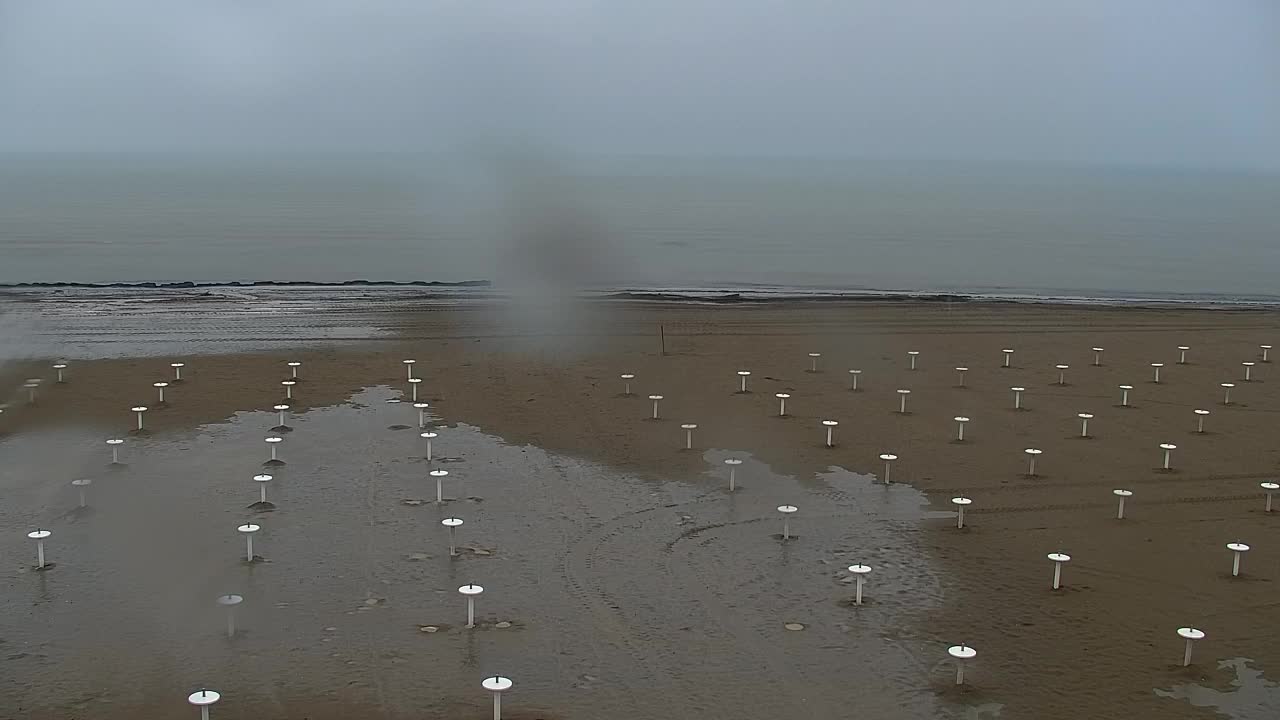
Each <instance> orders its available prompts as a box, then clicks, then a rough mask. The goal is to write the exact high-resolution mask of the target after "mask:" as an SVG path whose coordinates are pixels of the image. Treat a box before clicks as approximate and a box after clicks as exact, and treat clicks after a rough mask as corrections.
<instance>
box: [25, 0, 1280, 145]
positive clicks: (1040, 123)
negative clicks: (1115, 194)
mask: <svg viewBox="0 0 1280 720" xmlns="http://www.w3.org/2000/svg"><path fill="white" fill-rule="evenodd" d="M495 139H498V140H503V141H511V140H520V141H526V142H530V143H534V144H538V145H542V146H549V147H555V148H561V149H565V150H574V151H584V152H617V153H656V154H718V155H723V154H728V155H800V156H804V155H832V154H835V155H847V156H873V157H885V158H898V157H902V158H954V159H982V160H996V161H1005V160H1018V161H1030V162H1039V161H1051V162H1055V161H1070V162H1083V163H1097V162H1104V163H1111V162H1114V163H1124V164H1160V165H1166V164H1172V165H1184V166H1185V165H1190V166H1214V167H1254V168H1267V169H1280V2H1277V1H1276V0H964V1H953V0H594V1H590V0H209V1H201V0H0V149H3V150H133V149H157V150H164V149H180V150H187V149H191V150H229V149H251V150H259V149H263V148H281V149H290V150H309V149H330V150H362V149H379V150H400V149H413V150H434V149H447V148H453V147H465V146H468V145H471V144H474V143H477V142H483V141H492V140H495Z"/></svg>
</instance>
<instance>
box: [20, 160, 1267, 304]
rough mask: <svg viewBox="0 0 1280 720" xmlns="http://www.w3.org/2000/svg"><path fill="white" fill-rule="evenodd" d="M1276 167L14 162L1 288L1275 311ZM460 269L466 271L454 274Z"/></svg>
mask: <svg viewBox="0 0 1280 720" xmlns="http://www.w3.org/2000/svg"><path fill="white" fill-rule="evenodd" d="M1278 273H1280V174H1266V173H1261V172H1246V171H1239V172H1237V171H1219V170H1189V169H1169V168H1163V169H1156V168H1116V167H1046V166H1035V165H1009V164H1004V165H994V164H993V165H984V164H977V163H960V162H922V161H909V162H897V161H887V160H858V159H849V158H839V159H831V158H724V157H708V158H694V157H656V156H644V157H636V156H627V157H605V156H585V157H580V156H572V155H558V154H554V153H548V152H531V151H524V150H522V151H501V152H498V151H485V152H458V153H448V154H417V153H405V154H370V155H360V154H332V155H329V154H312V155H297V154H294V155H270V154H213V153H209V154H199V153H188V154H160V153H152V154H9V155H3V156H0V285H4V286H16V285H24V284H56V283H64V284H70V285H96V284H135V283H148V284H149V283H157V284H183V283H190V284H207V285H211V286H218V285H229V284H231V285H233V284H252V283H350V282H353V281H365V282H369V283H388V284H390V283H419V284H428V283H434V284H436V285H432V287H444V288H448V287H484V288H488V290H489V291H490V292H494V293H501V292H503V291H504V290H505V289H507V288H519V289H530V288H532V289H537V290H545V291H552V292H561V291H566V290H568V291H575V292H576V291H583V292H623V293H637V294H648V293H653V294H662V295H666V296H669V297H716V296H724V297H739V296H741V297H749V298H750V297H763V298H772V297H847V296H876V295H880V294H919V295H929V294H947V295H964V296H976V297H997V298H1031V299H1037V298H1050V299H1066V300H1077V301H1101V302H1108V301H1110V302H1125V301H1150V300H1158V301H1166V302H1177V303H1208V304H1222V303H1225V304H1238V303H1246V304H1254V303H1263V304H1280V284H1278V283H1277V274H1278ZM456 284H462V285H456Z"/></svg>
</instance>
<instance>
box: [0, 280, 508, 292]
mask: <svg viewBox="0 0 1280 720" xmlns="http://www.w3.org/2000/svg"><path fill="white" fill-rule="evenodd" d="M492 284H493V283H492V281H489V280H459V281H456V282H446V281H442V280H406V281H397V280H341V281H336V282H323V281H318V280H254V281H252V282H236V281H230V282H193V281H189V280H188V281H182V282H110V283H85V282H18V283H0V288H103V289H108V288H122V289H138V290H147V289H154V290H186V289H191V288H224V287H226V288H237V287H490V286H491V285H492Z"/></svg>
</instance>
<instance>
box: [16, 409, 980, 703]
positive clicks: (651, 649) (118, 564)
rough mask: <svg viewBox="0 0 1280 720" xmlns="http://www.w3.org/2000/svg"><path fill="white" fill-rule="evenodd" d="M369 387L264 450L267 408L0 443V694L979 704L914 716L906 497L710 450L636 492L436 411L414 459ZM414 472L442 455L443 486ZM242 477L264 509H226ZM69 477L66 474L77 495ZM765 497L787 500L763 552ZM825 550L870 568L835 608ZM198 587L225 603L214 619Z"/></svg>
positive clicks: (410, 416) (922, 677)
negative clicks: (43, 550) (729, 461)
mask: <svg viewBox="0 0 1280 720" xmlns="http://www.w3.org/2000/svg"><path fill="white" fill-rule="evenodd" d="M396 396H397V394H396V393H395V392H394V391H392V390H390V389H387V388H373V389H369V390H366V391H363V392H361V393H359V394H357V395H356V396H354V397H353V398H352V400H351V403H350V404H348V405H343V406H337V407H328V408H320V409H315V410H312V411H309V412H306V413H301V414H298V415H295V416H292V417H291V418H290V420H289V424H290V425H291V426H292V427H293V432H291V433H289V434H287V435H286V436H285V440H284V442H282V443H280V444H279V446H278V454H279V458H280V459H281V460H283V461H284V463H285V464H284V465H280V466H276V467H271V468H269V469H264V467H263V463H264V461H266V460H267V458H268V454H269V450H268V446H267V444H266V443H264V442H263V439H264V438H265V437H267V436H268V435H269V434H270V433H269V428H271V427H272V426H274V425H276V423H277V422H278V419H277V417H276V415H275V414H274V413H271V412H249V413H242V414H239V415H237V416H235V417H234V418H231V419H230V420H228V421H227V422H223V423H216V424H211V425H207V426H204V427H201V428H199V429H197V430H195V431H193V432H191V433H188V434H185V435H174V436H167V435H158V436H153V437H147V438H139V439H131V440H129V442H128V443H127V444H126V445H125V446H124V447H123V449H122V451H121V460H122V461H124V462H125V463H127V466H126V467H124V468H121V469H109V468H108V467H107V465H106V463H107V462H108V461H109V459H110V451H109V449H108V448H107V446H106V445H105V444H103V442H102V440H103V438H100V437H96V436H88V435H86V434H85V433H83V432H81V431H77V430H74V429H65V430H61V431H57V432H40V433H35V434H23V435H15V436H11V437H7V438H3V439H2V440H0V490H3V494H4V502H3V503H0V554H3V557H6V558H9V560H8V562H7V563H6V564H5V565H4V566H3V567H2V568H0V601H2V605H0V607H2V608H3V609H2V610H0V640H2V641H3V642H2V643H0V656H2V657H5V658H7V659H6V660H5V662H4V671H5V674H6V678H7V682H6V683H5V685H4V687H3V688H0V706H3V707H6V708H21V709H22V710H23V712H30V713H33V714H34V713H36V712H37V711H40V712H46V713H49V714H56V715H70V714H75V713H83V714H84V715H86V716H92V717H95V718H100V719H104V720H116V719H121V720H122V719H123V718H127V717H136V716H137V713H139V712H143V713H152V714H154V713H157V712H160V711H163V712H172V713H175V714H176V713H181V712H185V711H187V710H188V708H185V702H184V700H185V695H186V693H187V692H189V691H190V690H191V689H192V688H198V687H201V686H207V687H210V688H214V689H217V690H219V691H221V692H222V693H223V698H224V699H223V702H222V703H221V704H220V706H219V709H220V710H222V711H224V712H229V713H232V715H231V716H232V717H235V716H237V715H235V714H234V713H236V712H239V713H243V714H244V715H245V716H253V715H254V714H255V713H262V712H267V713H275V714H276V715H286V714H289V713H295V712H300V711H299V708H303V709H305V710H306V711H308V714H309V716H310V717H313V718H315V717H326V716H332V717H342V716H344V715H343V714H344V712H345V713H348V714H350V713H351V712H355V711H356V710H355V709H359V712H360V713H361V714H360V716H361V717H388V718H390V717H420V716H421V715H422V713H424V712H425V713H427V714H428V715H431V714H433V713H434V714H440V713H443V712H446V711H448V712H450V713H457V714H460V715H461V716H464V717H470V716H473V715H474V716H476V717H480V716H483V714H484V709H485V707H487V703H488V697H487V695H485V693H483V691H481V690H480V688H479V680H480V679H481V678H482V677H483V676H484V675H486V674H492V673H497V672H500V673H502V674H505V675H508V676H511V677H512V678H513V679H514V680H515V681H516V687H515V690H514V691H513V692H512V693H511V695H510V696H509V698H508V699H507V702H505V703H504V705H506V706H507V707H508V708H510V712H511V713H512V714H515V715H516V716H518V717H526V716H527V717H542V716H545V717H555V718H584V719H586V718H599V717H611V718H619V719H621V720H638V719H640V718H654V719H661V720H669V718H672V717H679V718H685V717H687V718H702V717H741V718H770V719H772V718H778V717H815V718H817V717H844V716H847V715H849V714H850V713H852V712H854V711H855V710H856V711H857V713H858V714H860V715H861V714H866V715H867V716H875V717H884V718H936V717H940V716H941V717H946V716H948V715H952V716H955V717H995V715H981V716H978V715H973V714H972V710H973V709H970V708H959V707H938V700H937V697H936V696H935V694H934V692H933V690H932V689H931V686H932V683H933V681H934V680H935V679H936V677H937V675H938V673H939V668H940V665H942V664H943V663H944V661H943V660H942V658H941V656H943V655H944V652H945V651H944V649H943V648H941V647H933V646H932V645H931V644H930V645H921V644H920V642H919V641H918V640H914V639H912V638H913V637H914V635H913V634H912V633H911V632H910V628H909V626H910V623H911V620H912V617H913V616H914V614H915V613H919V612H927V611H928V610H929V609H930V608H931V607H934V606H935V605H936V603H937V602H938V598H939V595H940V590H939V586H938V580H937V577H936V574H935V573H934V571H933V569H932V568H931V567H930V564H929V562H928V560H927V558H925V557H924V556H923V554H922V553H921V552H920V551H919V549H918V548H917V545H916V543H915V541H914V538H913V535H914V533H916V532H918V530H917V528H916V523H917V521H918V520H919V519H920V517H921V516H922V513H923V511H924V498H923V496H922V495H921V494H920V493H918V492H916V491H915V490H914V489H912V488H910V487H908V486H906V485H893V486H889V487H887V488H886V487H884V486H879V485H874V484H873V483H872V478H871V477H870V476H865V475H858V474H855V473H852V472H849V471H847V470H845V469H842V468H836V467H833V468H831V469H829V471H827V472H825V473H821V474H819V475H817V476H815V477H812V478H804V479H796V478H792V477H788V476H782V475H777V474H775V473H773V472H772V471H771V469H770V468H769V467H768V466H767V465H764V464H762V463H760V462H758V461H756V460H755V459H753V458H751V457H750V456H749V455H747V454H745V453H736V452H731V451H723V450H713V451H708V452H707V453H706V454H705V457H706V459H707V462H708V465H709V470H708V471H707V473H705V474H704V475H702V476H700V477H694V478H688V479H672V480H670V481H668V482H665V483H654V482H651V481H644V480H641V479H639V478H635V477H631V476H628V475H625V474H622V473H619V472H617V471H615V470H613V469H610V468H608V467H604V466H600V465H597V464H593V463H589V462H585V461H582V460H579V459H575V458H571V457H566V456H561V455H556V454H552V453H547V452H544V451H542V450H540V449H538V448H534V447H528V446H514V445H509V444H507V443H505V442H503V440H502V439H501V438H498V437H494V436H491V435H488V434H486V433H484V432H483V431H482V430H481V429H478V428H474V427H470V426H466V425H459V426H454V427H443V426H437V427H435V428H434V429H435V431H436V432H437V433H438V437H437V438H435V439H434V441H433V452H434V454H436V455H437V457H438V458H439V459H438V461H437V462H433V463H428V462H426V461H425V460H424V459H423V454H424V448H423V445H422V443H423V441H422V439H421V438H419V437H418V434H417V432H416V429H411V430H405V431H395V430H389V429H388V426H391V425H404V424H408V425H413V426H416V424H417V411H416V410H413V409H412V408H410V407H408V406H407V405H405V404H402V403H401V404H398V403H388V402H385V401H386V400H388V399H394V398H395V397H396ZM429 419H430V420H432V421H434V420H435V419H434V418H429ZM731 455H732V456H736V457H741V458H743V460H744V463H743V465H741V466H739V469H738V473H739V476H738V480H739V488H738V490H737V491H736V492H734V493H733V494H729V493H728V492H727V482H726V478H727V472H726V469H725V466H724V465H723V462H722V461H723V459H725V458H726V457H729V456H731ZM431 469H444V470H447V471H448V472H449V475H448V476H446V477H445V478H444V479H443V490H444V493H443V494H444V496H445V499H446V501H445V502H444V503H443V504H437V503H436V502H435V498H436V489H435V487H436V486H435V478H432V477H430V476H428V475H427V472H428V471H429V470H431ZM263 472H268V473H270V474H271V475H272V476H273V478H272V480H271V481H270V482H268V483H267V484H266V487H267V497H268V500H269V502H271V503H272V504H274V505H275V509H274V510H273V511H271V512H260V511H258V509H255V508H252V507H250V506H251V505H252V504H254V503H255V502H257V501H258V500H259V497H260V496H259V493H260V485H259V484H258V483H255V482H254V481H253V480H252V478H253V476H254V475H256V474H260V473H263ZM77 477H91V478H92V479H93V480H94V483H93V485H92V486H91V487H90V491H89V505H90V507H89V509H88V510H86V511H84V512H77V511H75V507H76V505H77V503H78V498H77V493H76V489H75V488H73V487H71V485H70V484H69V482H70V480H72V479H74V478H77ZM781 504H793V505H795V506H797V507H798V508H799V511H798V512H797V513H795V515H794V516H792V518H791V520H790V526H791V528H790V529H791V531H792V532H793V533H794V539H792V540H789V541H784V540H782V539H781V533H782V518H781V515H780V514H779V513H778V512H777V510H776V507H777V506H778V505H781ZM447 517H457V518H459V519H461V520H463V524H462V525H461V526H459V527H458V528H457V529H456V537H455V540H456V551H457V554H456V555H453V556H451V555H450V553H449V536H448V531H447V529H446V528H445V527H443V526H442V525H441V520H443V519H444V518H447ZM249 521H252V522H254V523H257V524H259V525H261V528H262V529H261V531H260V532H258V533H256V534H255V535H254V553H255V554H256V555H259V556H261V558H262V561H261V562H257V563H253V564H248V563H246V562H244V560H245V551H246V546H245V538H244V537H243V536H242V535H241V534H240V533H237V532H236V528H237V526H239V525H241V524H242V523H245V522H249ZM37 526H39V527H44V528H47V529H50V530H52V531H53V536H52V537H51V538H50V539H49V541H48V546H47V550H48V553H49V559H50V560H51V561H53V562H56V563H57V565H56V567H54V568H53V569H51V570H48V571H45V572H34V571H32V569H31V565H33V564H34V561H35V548H34V546H33V545H34V543H33V542H32V541H30V540H28V539H27V538H26V537H25V533H26V532H27V531H29V530H32V529H35V527H37ZM855 562H862V563H866V564H869V565H871V566H872V567H873V568H874V571H873V573H872V575H871V576H870V579H869V581H868V584H867V587H866V593H865V598H866V602H865V604H864V605H862V606H853V605H851V604H850V603H849V602H848V601H849V599H850V598H851V596H852V586H851V585H850V584H848V583H847V582H845V580H846V579H847V577H848V573H847V571H846V570H845V567H846V566H848V565H850V564H853V563H855ZM470 583H475V584H478V585H481V586H483V587H484V592H483V593H482V594H481V595H480V596H478V597H477V599H476V618H477V623H478V627H476V628H475V629H472V630H467V629H466V628H464V627H463V626H464V625H465V621H466V601H465V599H464V598H463V597H462V596H460V595H459V593H458V587H459V586H461V585H464V584H470ZM227 593H235V594H239V595H242V596H244V598H245V600H244V602H243V604H241V605H240V606H238V607H237V609H236V633H235V635H234V637H231V638H228V637H227V624H226V613H225V609H224V608H221V607H219V606H217V605H216V604H215V602H214V599H215V598H216V597H218V596H220V595H224V594H227ZM788 624H792V625H793V626H795V625H799V626H800V629H799V630H788V629H787V625H788ZM426 628H434V630H427V629H426ZM837 670H838V671H837ZM944 674H945V673H944ZM868 688H873V689H874V692H869V691H868ZM317 710H318V712H316V711H317ZM520 713H524V714H520Z"/></svg>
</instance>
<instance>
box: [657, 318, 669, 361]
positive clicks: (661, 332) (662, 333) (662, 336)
mask: <svg viewBox="0 0 1280 720" xmlns="http://www.w3.org/2000/svg"><path fill="white" fill-rule="evenodd" d="M658 343H659V344H660V345H661V346H662V354H663V355H664V356H665V355H666V354H667V333H666V328H665V327H663V326H662V325H658Z"/></svg>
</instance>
